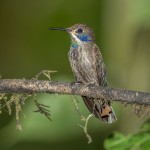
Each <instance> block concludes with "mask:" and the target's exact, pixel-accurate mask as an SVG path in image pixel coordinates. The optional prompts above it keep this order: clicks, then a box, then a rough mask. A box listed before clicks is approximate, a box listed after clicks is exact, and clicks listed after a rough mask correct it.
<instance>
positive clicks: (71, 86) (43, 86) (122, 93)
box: [0, 79, 150, 106]
mask: <svg viewBox="0 0 150 150" xmlns="http://www.w3.org/2000/svg"><path fill="white" fill-rule="evenodd" d="M0 93H50V94H51V93H58V94H69V95H83V96H88V97H93V98H104V99H107V100H110V101H120V102H126V103H128V104H140V105H147V106H148V105H150V93H145V92H139V91H131V90H126V89H117V88H111V87H101V86H95V85H84V84H79V83H65V82H57V81H44V80H23V79H22V80H21V79H1V80H0Z"/></svg>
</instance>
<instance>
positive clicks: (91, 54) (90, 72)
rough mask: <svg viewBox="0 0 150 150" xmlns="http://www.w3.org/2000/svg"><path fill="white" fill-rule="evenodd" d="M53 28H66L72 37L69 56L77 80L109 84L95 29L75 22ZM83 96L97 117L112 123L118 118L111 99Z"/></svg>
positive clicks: (102, 84) (87, 82)
mask: <svg viewBox="0 0 150 150" xmlns="http://www.w3.org/2000/svg"><path fill="white" fill-rule="evenodd" d="M53 29H54V30H65V31H67V32H68V33H69V35H70V37H71V46H70V50H69V53H68V56H69V61H70V64H71V68H72V71H73V74H74V76H75V79H76V81H77V82H80V83H83V84H94V85H97V86H107V79H106V69H105V64H104V61H103V58H102V55H101V53H100V50H99V48H98V46H97V45H96V43H95V36H94V33H93V30H92V29H91V28H89V27H88V26H86V25H83V24H75V25H73V26H71V27H69V28H66V29H64V28H53ZM82 98H83V100H84V103H85V105H86V106H87V108H88V109H89V111H90V112H91V113H93V114H94V115H95V117H97V118H100V119H102V120H103V121H104V122H106V123H112V122H114V121H116V120H117V118H116V116H115V113H114V111H113V109H112V107H111V105H110V101H108V100H106V99H94V98H90V97H85V96H82Z"/></svg>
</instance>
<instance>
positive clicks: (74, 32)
mask: <svg viewBox="0 0 150 150" xmlns="http://www.w3.org/2000/svg"><path fill="white" fill-rule="evenodd" d="M49 29H50V30H61V31H66V32H68V33H69V34H70V37H71V40H72V41H73V42H76V43H78V44H82V43H87V42H94V41H95V36H94V33H93V30H92V29H91V28H89V27H88V26H87V25H85V24H75V25H73V26H71V27H69V28H49Z"/></svg>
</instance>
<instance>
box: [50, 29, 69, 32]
mask: <svg viewBox="0 0 150 150" xmlns="http://www.w3.org/2000/svg"><path fill="white" fill-rule="evenodd" d="M48 29H49V30H60V31H67V32H68V29H67V28H48Z"/></svg>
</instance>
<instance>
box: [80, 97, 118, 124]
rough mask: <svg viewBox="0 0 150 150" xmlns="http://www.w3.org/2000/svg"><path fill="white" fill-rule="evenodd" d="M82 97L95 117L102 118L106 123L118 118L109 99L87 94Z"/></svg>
mask: <svg viewBox="0 0 150 150" xmlns="http://www.w3.org/2000/svg"><path fill="white" fill-rule="evenodd" d="M82 98H83V101H84V103H85V105H86V106H87V108H88V109H89V111H90V112H91V113H93V114H94V115H95V117H97V118H100V119H102V120H103V121H104V122H106V123H112V122H114V121H116V120H117V118H116V115H115V112H114V111H113V108H112V107H111V106H110V102H109V101H106V100H100V99H93V98H88V97H85V96H82Z"/></svg>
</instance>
